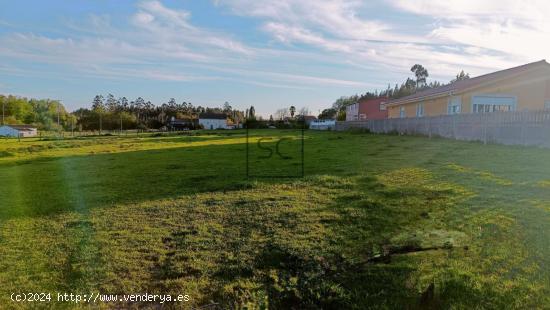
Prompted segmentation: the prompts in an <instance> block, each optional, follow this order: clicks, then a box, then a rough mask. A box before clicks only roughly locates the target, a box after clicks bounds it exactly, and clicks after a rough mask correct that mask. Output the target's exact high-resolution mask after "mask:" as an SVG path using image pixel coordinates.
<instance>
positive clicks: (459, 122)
mask: <svg viewBox="0 0 550 310" xmlns="http://www.w3.org/2000/svg"><path fill="white" fill-rule="evenodd" d="M354 128H355V129H368V130H370V131H371V132H374V133H399V134H405V135H407V134H408V135H424V136H429V137H432V136H438V137H444V138H451V139H457V140H468V141H482V142H485V143H500V144H510V145H515V144H517V145H534V146H543V147H550V111H548V110H544V111H528V112H494V113H480V114H457V115H442V116H433V117H418V118H394V119H385V120H371V121H364V122H337V123H336V130H349V129H354Z"/></svg>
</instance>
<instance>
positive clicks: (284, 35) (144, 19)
mask: <svg viewBox="0 0 550 310" xmlns="http://www.w3.org/2000/svg"><path fill="white" fill-rule="evenodd" d="M549 13H550V5H549V4H547V2H545V1H542V0H531V1H529V0H528V1H515V0H500V1H493V0H484V1H479V0H477V1H473V0H447V1H442V0H431V1H426V0H395V1H390V0H387V1H385V0H372V1H357V0H323V1H319V0H300V1H297V0H263V1H261V0H212V1H208V0H203V1H197V0H195V1H190V0H164V1H161V0H159V1H152V0H144V1H128V0H116V1H115V0H94V1H92V0H89V1H88V0H79V1H68V0H63V1H61V0H50V1H24V0H20V1H8V0H0V93H4V94H7V93H9V94H15V95H20V96H27V97H37V98H52V99H60V100H62V101H63V103H64V104H65V105H66V106H68V107H69V109H75V108H77V107H81V106H90V105H91V104H90V102H91V100H92V98H93V96H94V95H96V94H108V93H112V94H114V95H115V96H126V97H128V98H129V99H130V100H133V99H135V98H136V97H138V96H141V97H144V98H146V99H148V100H151V101H152V102H154V103H156V104H160V103H163V102H166V101H168V99H170V98H171V97H174V98H176V100H177V101H178V102H181V101H188V102H192V103H193V104H195V105H203V106H221V105H222V104H223V103H224V102H225V101H229V102H230V103H231V104H232V105H233V106H234V107H237V108H240V109H243V110H244V109H245V108H247V107H248V106H250V105H254V106H255V107H256V110H257V111H258V112H259V113H261V114H262V115H265V116H268V115H269V114H270V113H273V112H274V111H275V110H276V109H279V108H281V107H289V106H291V105H294V106H296V107H298V108H302V107H306V108H308V109H309V110H310V111H311V112H312V113H314V114H317V113H318V112H319V110H320V109H323V108H326V107H329V106H330V105H331V103H332V102H333V101H334V100H335V99H336V98H338V97H340V96H342V95H351V94H355V93H363V92H366V91H368V90H371V91H372V90H376V89H378V90H381V89H384V88H386V87H387V85H388V83H391V84H392V85H394V84H395V83H401V82H402V81H403V80H404V79H406V78H407V77H409V76H411V73H410V72H409V68H410V67H411V66H412V65H414V64H415V63H420V64H423V65H424V66H425V67H426V68H427V69H428V71H429V72H430V79H431V80H439V81H441V82H448V81H449V80H450V79H452V77H453V76H454V75H455V74H456V73H457V72H459V71H460V70H462V69H464V70H466V71H467V72H469V73H471V75H478V74H482V73H487V72H491V71H494V70H497V69H504V68H508V67H511V66H515V65H520V64H524V63H527V62H531V61H537V60H540V59H543V58H547V55H549V54H550V46H549V45H550V40H548V38H550V23H549V22H548V21H547V18H546V17H547V16H549V15H550V14H549Z"/></svg>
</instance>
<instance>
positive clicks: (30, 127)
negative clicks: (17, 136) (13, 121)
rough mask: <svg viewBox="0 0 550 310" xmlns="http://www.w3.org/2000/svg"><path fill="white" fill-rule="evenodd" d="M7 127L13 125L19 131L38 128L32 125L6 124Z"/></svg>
mask: <svg viewBox="0 0 550 310" xmlns="http://www.w3.org/2000/svg"><path fill="white" fill-rule="evenodd" d="M5 126H7V127H11V128H13V129H15V130H19V131H30V130H36V127H34V126H32V125H5Z"/></svg>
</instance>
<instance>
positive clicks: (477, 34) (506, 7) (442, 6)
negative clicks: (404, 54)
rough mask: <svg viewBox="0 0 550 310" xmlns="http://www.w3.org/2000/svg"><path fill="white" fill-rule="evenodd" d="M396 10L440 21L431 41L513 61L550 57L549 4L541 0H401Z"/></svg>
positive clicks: (395, 2)
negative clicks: (452, 44)
mask: <svg viewBox="0 0 550 310" xmlns="http://www.w3.org/2000/svg"><path fill="white" fill-rule="evenodd" d="M391 3H393V4H394V6H395V7H397V8H399V9H401V10H404V11H407V12H410V13H414V14H417V15H423V16H429V17H432V18H434V19H435V20H437V27H436V28H434V29H433V31H432V32H431V33H430V38H433V39H434V40H438V41H443V42H447V43H454V44H463V45H467V46H471V47H469V51H471V52H473V51H474V50H475V49H476V48H477V49H478V51H477V54H481V53H487V52H488V51H489V52H490V51H493V52H497V53H500V54H501V55H505V57H506V59H507V60H509V61H511V62H516V63H517V62H528V61H534V60H540V59H542V58H545V57H547V55H549V54H550V41H548V38H550V21H549V20H548V16H549V15H550V5H548V1H542V0H524V1H521V0H500V1H495V0H485V1H479V0H446V1H442V0H430V1H427V0H398V1H394V2H391Z"/></svg>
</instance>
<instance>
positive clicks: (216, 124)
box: [199, 119, 227, 129]
mask: <svg viewBox="0 0 550 310" xmlns="http://www.w3.org/2000/svg"><path fill="white" fill-rule="evenodd" d="M199 125H202V126H203V127H204V129H220V128H222V129H226V128H227V120H225V119H199Z"/></svg>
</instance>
